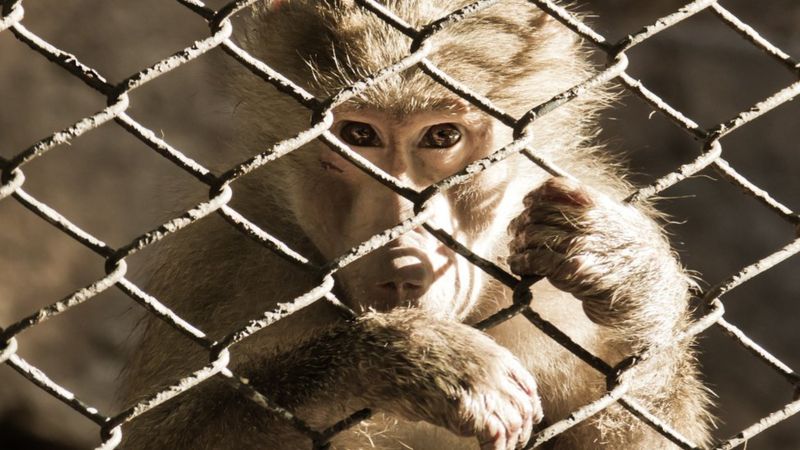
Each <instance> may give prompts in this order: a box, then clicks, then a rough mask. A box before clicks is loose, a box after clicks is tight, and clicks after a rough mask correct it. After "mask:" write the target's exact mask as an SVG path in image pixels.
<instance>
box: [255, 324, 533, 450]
mask: <svg viewBox="0 0 800 450" xmlns="http://www.w3.org/2000/svg"><path fill="white" fill-rule="evenodd" d="M259 366H260V367H255V366H251V367H250V369H251V370H252V373H253V375H252V379H251V382H252V383H253V385H254V386H255V387H256V388H258V389H259V390H261V391H262V392H264V393H265V394H267V396H268V397H270V398H271V399H273V400H274V401H275V402H276V403H278V404H280V405H282V406H284V407H286V408H288V409H290V410H292V411H296V413H297V415H298V416H299V417H300V418H302V419H304V420H308V421H309V422H311V423H312V425H314V426H316V427H324V426H330V425H332V424H333V423H335V422H336V421H337V420H340V419H342V418H344V417H346V415H347V414H349V413H352V412H354V411H356V410H358V409H360V408H364V407H369V408H373V409H375V410H378V411H382V412H387V413H390V414H394V415H397V416H401V417H403V418H405V419H407V420H411V421H418V420H421V421H426V422H429V423H432V424H434V425H438V426H442V427H445V428H447V429H448V430H450V431H451V432H453V433H455V434H459V435H463V436H476V437H478V439H479V440H480V441H481V442H482V443H483V448H485V449H501V448H502V449H505V448H515V446H516V445H518V444H521V443H524V442H527V439H528V438H529V436H530V433H531V430H532V427H533V424H534V423H536V422H538V421H540V420H541V418H542V411H541V407H540V404H539V398H538V395H537V392H536V384H535V382H534V380H533V378H532V377H531V375H530V374H529V373H528V372H527V371H526V370H525V369H524V368H523V367H522V365H521V364H520V363H519V361H517V359H516V358H515V357H514V356H513V355H512V354H511V353H510V352H509V351H508V350H507V349H505V348H504V347H501V346H500V345H498V344H496V343H495V342H494V341H493V340H492V339H491V338H489V337H488V336H486V335H485V334H483V333H481V332H479V331H477V330H475V329H473V328H471V327H468V326H465V325H462V324H460V323H456V322H449V321H442V320H436V319H430V318H428V317H427V316H426V315H425V313H424V312H421V311H418V310H413V309H397V310H394V311H392V312H390V313H370V314H367V315H365V316H363V317H361V318H359V319H358V320H356V321H354V322H353V323H350V324H346V325H342V326H336V327H333V328H331V329H329V330H327V331H325V332H322V333H321V334H319V335H318V336H316V337H314V338H312V339H310V340H308V341H305V342H304V343H302V344H300V345H298V346H296V347H295V348H293V349H291V350H289V351H286V352H281V353H280V354H277V355H272V356H268V357H266V359H265V360H264V361H263V362H262V363H261V364H259ZM331 413H333V414H331Z"/></svg>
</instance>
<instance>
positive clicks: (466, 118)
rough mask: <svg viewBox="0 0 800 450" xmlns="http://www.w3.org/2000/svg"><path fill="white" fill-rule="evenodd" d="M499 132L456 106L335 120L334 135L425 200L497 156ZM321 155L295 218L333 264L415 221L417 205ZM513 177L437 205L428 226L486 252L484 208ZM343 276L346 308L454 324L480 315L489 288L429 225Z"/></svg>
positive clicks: (484, 182)
mask: <svg viewBox="0 0 800 450" xmlns="http://www.w3.org/2000/svg"><path fill="white" fill-rule="evenodd" d="M494 128H495V126H494V124H493V123H492V121H491V120H489V119H488V118H486V116H485V115H483V114H482V113H480V112H477V111H475V110H472V109H470V108H468V107H466V106H465V104H463V103H453V104H451V105H449V107H447V108H442V109H440V110H425V111H421V112H418V113H411V114H403V115H399V114H395V113H392V112H389V111H385V110H379V109H367V108H358V109H342V110H339V111H337V112H336V114H335V122H334V125H333V127H332V129H331V131H332V132H333V133H334V134H335V135H336V136H337V137H338V138H339V139H340V140H341V141H342V142H344V143H345V144H347V145H348V146H350V147H351V148H352V149H353V150H354V151H356V152H357V153H359V154H360V155H361V156H363V157H364V158H365V159H367V160H369V161H370V162H371V163H373V164H374V165H375V166H377V167H379V168H380V169H381V170H383V171H385V172H386V173H388V174H390V175H392V176H393V177H395V178H397V179H398V180H400V181H401V182H403V183H405V184H406V185H408V186H410V187H412V188H413V189H415V190H418V191H420V190H422V189H425V188H426V187H428V186H430V185H431V184H434V183H436V182H438V181H441V180H442V179H444V178H446V177H448V176H450V175H453V174H455V173H457V172H458V171H460V170H461V169H463V168H464V167H465V166H466V165H467V164H469V163H471V162H473V161H475V160H477V159H480V158H483V157H485V156H487V155H488V154H490V153H491V152H492V151H493V150H494V149H495V146H496V143H495V140H496V136H495V133H494V132H493V130H494ZM313 156H314V158H313V159H312V158H311V157H310V155H309V156H306V157H305V158H304V161H303V162H302V164H304V165H306V166H307V167H305V169H306V170H307V172H305V173H309V172H310V173H313V176H307V177H303V179H298V180H297V182H298V183H305V185H306V188H304V189H299V190H298V192H301V193H307V194H304V195H302V196H301V197H300V198H297V199H296V202H297V203H295V206H294V209H295V210H296V211H299V212H300V213H301V214H302V217H300V219H301V220H300V223H301V226H303V229H304V231H305V232H306V234H307V235H308V237H309V238H310V240H311V241H312V243H313V244H314V245H315V246H316V247H317V248H318V249H319V251H320V252H321V253H322V256H323V257H324V258H325V259H327V260H330V259H333V258H336V257H337V256H340V255H341V254H343V253H345V252H347V251H348V250H349V249H350V248H351V247H353V246H356V245H358V244H360V243H361V242H363V241H365V240H367V239H369V238H370V237H371V236H373V235H375V234H377V233H380V232H381V231H383V230H386V229H388V228H391V227H393V226H395V225H397V224H398V223H400V222H401V221H403V220H405V219H408V218H410V217H412V216H413V204H412V203H411V202H410V201H409V200H407V199H405V198H403V197H402V196H400V195H398V194H397V193H395V192H394V191H392V190H390V189H388V188H386V187H385V186H383V185H381V184H380V183H378V182H377V181H375V180H374V179H373V178H372V177H370V176H369V175H367V174H365V173H364V172H362V171H361V170H359V169H358V168H357V167H355V166H354V165H353V164H351V163H350V162H348V161H346V160H345V159H344V158H343V157H341V156H339V155H338V154H337V153H334V152H333V151H331V150H329V149H327V148H318V149H315V151H314V152H313ZM505 178H507V177H504V176H493V177H483V178H481V177H478V179H476V181H474V182H472V183H470V186H469V187H468V188H463V189H453V190H452V192H447V193H445V194H441V195H438V196H436V197H435V198H433V199H432V200H431V203H430V205H429V207H428V210H429V211H430V212H431V216H430V218H429V219H428V223H429V224H431V225H432V226H433V227H435V228H439V229H442V230H444V231H446V232H448V233H450V234H452V235H453V236H456V237H457V238H459V239H461V240H462V242H464V243H465V244H467V243H469V244H470V245H481V244H485V243H486V242H482V241H481V239H480V237H481V235H482V234H483V231H484V230H485V229H486V227H487V226H488V225H487V221H491V220H492V218H493V216H492V215H491V214H488V215H487V214H486V213H485V212H483V211H478V210H477V209H478V208H481V207H482V206H481V205H488V204H489V203H491V200H489V199H488V197H487V196H488V195H490V194H491V195H494V196H497V195H500V193H501V192H502V190H503V189H502V186H503V185H504V184H503V182H502V181H501V180H504V179H505ZM310 180H313V181H310ZM492 180H493V181H492ZM481 199H482V200H483V201H478V200H481ZM495 200H496V198H495ZM495 234H496V233H495ZM337 276H338V277H339V281H340V283H341V286H342V287H343V289H344V291H345V298H346V301H347V303H350V306H352V307H353V308H355V309H357V310H368V309H376V310H379V311H387V310H391V309H392V308H395V307H398V306H410V307H418V308H423V309H426V310H429V311H431V312H433V313H436V312H437V311H447V314H448V315H455V316H458V315H459V314H460V312H461V311H467V310H469V309H471V307H472V305H473V303H474V302H475V300H476V295H475V294H473V293H477V292H479V291H480V290H481V287H482V283H483V281H482V280H483V279H482V277H481V276H480V275H478V271H476V270H475V269H474V267H473V266H472V265H471V264H469V263H467V262H466V261H465V260H463V258H460V257H458V256H457V255H456V254H455V252H453V251H452V250H451V249H449V248H448V247H446V246H445V245H444V244H442V243H441V242H440V241H439V240H437V239H436V238H435V237H434V236H433V235H431V234H430V233H429V232H427V231H426V230H425V229H424V228H423V227H421V226H420V227H417V228H416V229H414V230H411V231H410V232H408V233H406V234H404V235H402V236H401V237H398V238H397V239H395V240H394V241H392V242H390V243H389V244H388V245H386V246H384V247H381V248H379V249H377V250H375V251H373V252H371V253H370V254H368V255H366V256H365V257H363V258H361V259H359V260H357V261H355V262H353V263H351V264H350V265H348V266H347V267H346V268H344V269H343V270H342V271H341V272H340V273H338V274H337ZM454 286H455V288H456V292H457V294H456V295H455V296H454V295H453V287H454ZM462 318H463V317H462Z"/></svg>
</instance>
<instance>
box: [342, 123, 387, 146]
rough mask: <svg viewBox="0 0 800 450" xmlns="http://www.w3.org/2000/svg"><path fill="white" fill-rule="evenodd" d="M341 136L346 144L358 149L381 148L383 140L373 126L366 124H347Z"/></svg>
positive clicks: (343, 127)
mask: <svg viewBox="0 0 800 450" xmlns="http://www.w3.org/2000/svg"><path fill="white" fill-rule="evenodd" d="M339 136H340V137H341V138H342V140H343V141H345V142H346V143H348V144H350V145H353V146H356V147H380V146H381V145H383V143H381V138H380V137H378V133H377V132H376V131H375V129H374V128H372V125H370V124H368V123H364V122H345V123H344V125H343V126H342V128H341V130H339Z"/></svg>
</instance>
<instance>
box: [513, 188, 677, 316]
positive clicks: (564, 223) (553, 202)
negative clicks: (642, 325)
mask: <svg viewBox="0 0 800 450" xmlns="http://www.w3.org/2000/svg"><path fill="white" fill-rule="evenodd" d="M524 204H525V210H524V211H523V213H522V214H521V215H520V216H518V217H517V218H516V219H514V220H513V221H512V222H511V224H510V226H509V232H510V233H511V237H512V241H511V243H510V256H509V258H508V263H509V266H510V268H511V270H512V271H513V272H514V273H516V274H519V275H522V276H531V275H539V276H544V277H547V278H548V280H549V281H550V283H552V284H553V285H554V286H555V287H557V288H559V289H561V290H563V291H565V292H569V293H570V294H572V295H573V296H575V297H576V298H578V299H579V300H582V301H583V307H584V311H585V312H586V314H587V316H588V317H589V318H590V319H591V320H592V321H594V322H596V323H599V324H601V325H608V326H620V325H622V324H632V323H636V322H643V321H644V319H645V318H646V316H648V314H647V313H646V311H643V310H642V308H650V309H653V310H655V308H656V306H659V305H656V304H657V303H659V302H662V303H663V304H667V305H678V304H680V303H678V302H675V301H674V298H675V296H679V295H684V297H685V293H686V288H687V285H688V282H689V281H688V277H686V276H685V275H684V274H683V271H682V269H681V268H680V265H679V264H678V262H677V260H676V259H675V258H674V257H673V255H672V252H671V250H670V247H669V243H668V242H667V241H666V239H665V238H664V237H663V234H662V232H661V230H660V229H659V227H658V225H657V224H656V223H655V221H653V220H652V219H650V218H649V217H647V216H646V215H645V214H644V213H643V212H641V211H640V210H638V209H636V208H635V207H634V206H632V205H628V204H623V203H621V202H618V201H616V200H614V199H612V198H610V197H608V196H607V195H605V194H603V193H601V192H598V191H596V190H594V189H592V188H590V187H588V186H585V185H581V184H579V183H578V182H577V181H573V180H569V179H566V178H562V177H557V178H550V179H549V180H547V181H545V182H544V183H543V184H542V185H541V186H540V187H539V188H537V189H535V190H534V191H532V192H531V193H529V194H528V195H527V196H526V197H525V200H524ZM659 297H660V298H659ZM645 300H646V301H645ZM648 303H650V305H648ZM661 306H663V305H661ZM637 308H638V309H637ZM670 310H672V311H675V312H676V311H678V310H679V309H678V308H677V307H675V306H671V307H667V308H666V309H659V311H661V312H660V313H659V314H660V315H664V316H669V315H670V314H669V312H670ZM650 315H652V314H650ZM670 319H671V318H670V317H663V318H661V319H659V320H662V321H664V322H666V321H667V320H670Z"/></svg>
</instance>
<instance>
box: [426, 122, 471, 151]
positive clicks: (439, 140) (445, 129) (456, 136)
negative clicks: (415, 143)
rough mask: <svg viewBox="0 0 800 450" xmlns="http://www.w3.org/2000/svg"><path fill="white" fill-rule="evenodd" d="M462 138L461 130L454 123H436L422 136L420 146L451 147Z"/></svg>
mask: <svg viewBox="0 0 800 450" xmlns="http://www.w3.org/2000/svg"><path fill="white" fill-rule="evenodd" d="M460 140H461V131H460V130H459V129H458V127H456V126H455V125H454V124H452V123H440V124H436V125H434V126H432V127H430V128H428V131H426V132H425V136H422V141H421V142H420V143H419V146H420V147H424V148H450V147H452V146H454V145H456V144H458V141H460Z"/></svg>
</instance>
